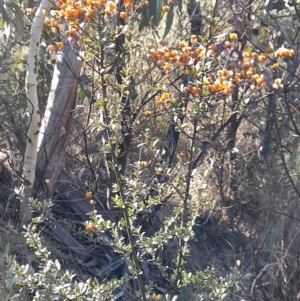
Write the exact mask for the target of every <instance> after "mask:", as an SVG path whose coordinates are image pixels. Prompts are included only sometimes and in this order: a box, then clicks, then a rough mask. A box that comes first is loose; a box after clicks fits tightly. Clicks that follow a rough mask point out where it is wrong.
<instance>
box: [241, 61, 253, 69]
mask: <svg viewBox="0 0 300 301" xmlns="http://www.w3.org/2000/svg"><path fill="white" fill-rule="evenodd" d="M250 66H251V64H250V62H247V61H246V62H244V63H243V68H244V69H248V68H249V67H250Z"/></svg>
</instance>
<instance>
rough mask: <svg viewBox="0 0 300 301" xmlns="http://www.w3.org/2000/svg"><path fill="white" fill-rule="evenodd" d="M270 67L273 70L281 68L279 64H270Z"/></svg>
mask: <svg viewBox="0 0 300 301" xmlns="http://www.w3.org/2000/svg"><path fill="white" fill-rule="evenodd" d="M270 69H271V70H273V71H274V70H278V69H279V64H274V65H272V66H270Z"/></svg>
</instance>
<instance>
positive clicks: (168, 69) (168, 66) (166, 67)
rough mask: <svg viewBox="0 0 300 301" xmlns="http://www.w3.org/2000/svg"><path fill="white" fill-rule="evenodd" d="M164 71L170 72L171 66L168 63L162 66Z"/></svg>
mask: <svg viewBox="0 0 300 301" xmlns="http://www.w3.org/2000/svg"><path fill="white" fill-rule="evenodd" d="M164 69H165V71H170V70H171V66H170V64H169V63H167V64H165V66H164Z"/></svg>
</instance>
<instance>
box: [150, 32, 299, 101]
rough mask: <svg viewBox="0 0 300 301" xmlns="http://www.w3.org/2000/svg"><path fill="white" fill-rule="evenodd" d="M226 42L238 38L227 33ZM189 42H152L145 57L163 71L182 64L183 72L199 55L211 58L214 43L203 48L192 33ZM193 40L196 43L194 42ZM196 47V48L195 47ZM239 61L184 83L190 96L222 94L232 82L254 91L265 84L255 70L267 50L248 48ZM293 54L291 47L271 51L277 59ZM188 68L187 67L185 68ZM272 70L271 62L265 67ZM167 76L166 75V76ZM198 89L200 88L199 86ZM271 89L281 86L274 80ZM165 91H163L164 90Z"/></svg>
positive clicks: (229, 90)
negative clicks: (174, 45)
mask: <svg viewBox="0 0 300 301" xmlns="http://www.w3.org/2000/svg"><path fill="white" fill-rule="evenodd" d="M229 39H230V41H226V42H225V46H226V47H231V46H232V43H234V41H235V40H237V39H238V36H237V34H236V33H232V34H230V35H229ZM190 42H191V44H192V45H194V47H191V46H188V45H187V43H186V42H180V43H179V47H178V48H177V49H169V48H168V47H163V48H159V49H156V50H155V49H154V48H153V47H152V45H149V46H148V48H149V52H148V54H147V57H148V58H150V59H154V60H155V62H156V64H157V65H158V66H159V67H161V68H162V69H163V70H164V71H165V73H166V74H167V73H168V72H170V71H171V70H172V66H174V65H175V66H180V67H184V66H185V67H186V71H188V70H192V68H190V67H189V66H192V65H193V64H194V63H196V62H197V61H198V60H199V59H200V58H204V57H207V58H209V57H214V56H215V50H216V45H215V44H211V45H208V46H207V47H204V46H202V45H199V43H198V37H197V36H196V35H192V36H191V38H190ZM196 43H197V44H196ZM195 46H196V47H195ZM242 55H243V61H242V64H241V66H236V65H235V64H228V66H227V69H225V68H224V69H221V70H217V71H214V72H210V73H208V74H206V76H204V77H203V78H202V80H201V82H198V84H197V85H192V84H190V85H188V86H187V91H188V92H190V93H191V94H193V95H197V94H198V95H201V94H203V92H205V94H207V93H216V92H221V93H224V94H231V93H233V91H234V88H235V87H236V85H237V84H238V83H239V82H241V81H245V80H247V81H248V83H250V87H251V89H253V90H255V89H256V88H258V87H265V86H266V83H265V79H264V75H263V74H260V72H258V73H257V72H256V68H257V64H264V65H265V63H266V61H267V59H268V55H269V54H268V53H257V52H252V51H251V50H249V49H248V50H247V49H246V50H245V51H244V52H243V53H242ZM293 55H294V50H290V49H286V48H284V47H281V48H279V49H278V50H277V51H276V52H275V58H276V59H280V58H284V57H291V56H293ZM187 67H189V68H187ZM268 67H269V68H270V69H271V70H272V71H275V70H277V69H279V64H278V63H275V64H273V65H270V66H268ZM188 74H189V75H194V74H193V71H191V72H190V71H188ZM167 76H168V75H166V77H167ZM199 86H200V87H201V88H200V87H199ZM273 87H274V88H278V87H282V85H281V82H280V83H279V79H277V80H275V81H274V85H273ZM164 94H167V93H164ZM164 94H163V95H162V96H161V97H160V98H159V99H158V100H157V103H158V104H159V105H163V104H165V102H166V101H165V98H164Z"/></svg>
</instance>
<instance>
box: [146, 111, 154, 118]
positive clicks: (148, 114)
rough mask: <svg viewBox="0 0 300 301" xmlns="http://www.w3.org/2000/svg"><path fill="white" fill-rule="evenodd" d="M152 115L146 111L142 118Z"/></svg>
mask: <svg viewBox="0 0 300 301" xmlns="http://www.w3.org/2000/svg"><path fill="white" fill-rule="evenodd" d="M151 115H152V113H151V112H150V111H146V112H145V113H144V116H145V117H150V116H151Z"/></svg>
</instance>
